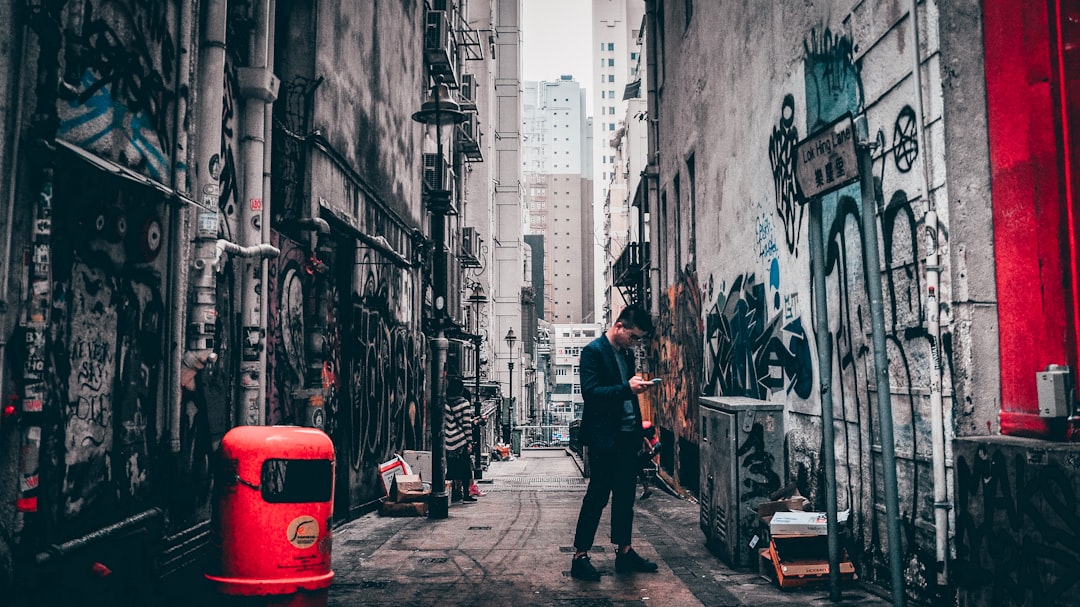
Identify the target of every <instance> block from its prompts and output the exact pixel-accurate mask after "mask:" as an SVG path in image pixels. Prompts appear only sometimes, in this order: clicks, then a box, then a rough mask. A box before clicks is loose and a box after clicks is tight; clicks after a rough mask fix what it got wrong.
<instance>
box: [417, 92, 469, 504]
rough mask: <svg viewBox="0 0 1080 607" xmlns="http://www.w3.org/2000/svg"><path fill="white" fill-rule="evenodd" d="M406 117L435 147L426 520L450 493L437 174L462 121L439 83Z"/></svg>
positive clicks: (446, 194)
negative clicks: (428, 134)
mask: <svg viewBox="0 0 1080 607" xmlns="http://www.w3.org/2000/svg"><path fill="white" fill-rule="evenodd" d="M412 119H413V120H415V121H417V122H420V123H423V124H424V125H425V126H426V127H427V128H428V129H429V132H430V131H434V136H435V146H436V151H435V154H436V165H435V174H436V179H432V180H430V181H431V182H430V183H429V184H428V185H429V186H431V187H429V188H425V190H424V204H425V206H426V207H427V210H428V211H429V212H430V213H431V222H430V227H431V242H432V246H433V247H434V252H433V257H432V269H431V274H432V279H431V284H432V297H433V303H434V310H433V311H432V334H433V337H432V339H431V389H432V395H431V398H429V399H428V405H429V407H430V408H431V409H430V419H431V500H430V502H429V504H428V506H429V507H428V518H434V519H442V518H446V517H447V516H449V511H450V495H449V494H448V493H447V491H446V441H445V438H446V437H445V431H444V429H443V407H444V401H445V400H446V383H445V379H446V378H445V374H446V351H447V349H448V348H449V345H450V344H449V340H448V339H446V334H445V330H446V324H447V323H446V295H447V289H446V282H447V280H446V273H447V268H446V257H447V254H446V215H447V213H448V212H449V211H450V209H451V200H452V195H453V191H452V189H451V188H452V187H453V184H452V183H450V176H449V173H448V172H442V169H443V167H444V166H445V164H446V163H445V160H444V158H445V157H444V153H445V152H444V151H443V140H444V139H445V140H447V141H452V138H451V137H452V134H453V128H454V125H455V124H459V123H461V122H462V121H464V120H465V114H464V113H462V112H461V110H460V109H459V106H458V104H457V102H455V101H454V100H453V99H452V98H451V97H450V91H449V89H448V88H447V86H446V85H445V84H436V85H435V86H433V87H431V97H429V98H428V100H427V101H425V102H424V104H423V105H421V106H420V111H419V112H416V113H414V114H413V115H412Z"/></svg>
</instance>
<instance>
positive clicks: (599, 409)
mask: <svg viewBox="0 0 1080 607" xmlns="http://www.w3.org/2000/svg"><path fill="white" fill-rule="evenodd" d="M652 330H653V325H652V320H651V319H650V318H649V314H648V313H647V312H646V311H645V310H643V309H642V308H640V307H638V306H627V307H626V308H624V309H623V311H622V313H621V314H619V318H618V319H617V320H616V321H615V324H613V325H612V326H611V328H609V329H608V330H607V331H605V332H604V334H603V335H601V336H600V337H598V338H596V339H595V340H593V341H592V342H591V343H589V345H587V346H585V347H584V348H582V350H581V394H582V398H583V399H584V401H585V403H584V410H583V411H582V414H581V430H580V432H581V434H580V436H581V444H582V445H585V446H587V447H588V454H587V457H588V458H589V467H590V470H591V475H590V478H589V487H588V489H587V490H586V491H585V499H584V500H582V502H581V512H580V513H579V514H578V522H577V529H576V532H575V535H574V550H575V552H574V560H573V562H572V563H571V565H570V575H571V576H573V577H575V578H577V579H579V580H586V581H592V582H595V581H598V580H599V579H600V573H599V572H598V571H597V570H596V568H595V567H593V565H592V563H591V562H590V561H589V550H590V549H591V548H592V545H593V539H594V538H595V536H596V529H597V527H598V526H599V524H600V515H601V514H602V513H603V511H604V506H606V505H607V502H608V497H609V496H610V497H611V543H613V544H615V545H616V546H618V552H617V553H616V555H615V571H616V572H618V573H632V572H648V573H651V572H655V571H656V569H657V567H656V563H653V562H651V561H649V560H647V559H645V558H643V557H642V556H640V555H639V554H638V553H637V552H635V551H634V549H633V548H632V547H631V544H630V536H631V533H632V531H633V524H634V494H635V492H636V489H637V477H638V473H639V472H640V470H641V468H640V461H639V459H638V452H639V451H640V450H641V437H642V432H641V408H640V406H639V405H638V398H637V395H638V394H641V393H642V392H644V391H645V390H648V389H649V388H651V387H653V386H654V385H656V384H654V383H653V382H651V381H647V380H644V379H642V378H641V377H639V376H637V375H634V353H633V351H632V350H631V348H632V346H633V345H634V344H636V343H637V342H638V341H640V340H641V338H643V337H644V336H645V335H647V334H649V333H651V332H652Z"/></svg>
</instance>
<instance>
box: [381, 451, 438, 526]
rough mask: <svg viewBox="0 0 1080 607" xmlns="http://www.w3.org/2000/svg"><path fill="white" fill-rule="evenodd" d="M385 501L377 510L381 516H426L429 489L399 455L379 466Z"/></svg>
mask: <svg viewBox="0 0 1080 607" xmlns="http://www.w3.org/2000/svg"><path fill="white" fill-rule="evenodd" d="M379 474H380V475H381V476H382V481H383V490H384V491H386V499H384V500H383V503H382V505H381V507H380V509H379V514H382V515H383V516H427V507H428V498H429V497H431V489H428V488H425V487H424V482H423V479H421V478H420V475H419V474H414V473H413V471H412V467H411V466H409V463H408V462H406V461H405V459H403V458H402V457H401V456H400V455H398V456H395V457H394V459H392V460H390V461H388V462H384V463H383V464H382V465H380V466H379Z"/></svg>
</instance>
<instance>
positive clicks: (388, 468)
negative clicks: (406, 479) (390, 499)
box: [379, 455, 412, 496]
mask: <svg viewBox="0 0 1080 607" xmlns="http://www.w3.org/2000/svg"><path fill="white" fill-rule="evenodd" d="M399 474H412V469H411V468H410V467H409V464H408V463H406V462H405V460H404V459H402V458H401V456H400V455H395V456H394V459H392V460H388V461H385V462H383V463H382V464H379V476H381V477H382V484H383V491H384V492H386V495H387V496H389V495H390V485H391V484H392V483H393V481H394V477H395V476H397V475H399Z"/></svg>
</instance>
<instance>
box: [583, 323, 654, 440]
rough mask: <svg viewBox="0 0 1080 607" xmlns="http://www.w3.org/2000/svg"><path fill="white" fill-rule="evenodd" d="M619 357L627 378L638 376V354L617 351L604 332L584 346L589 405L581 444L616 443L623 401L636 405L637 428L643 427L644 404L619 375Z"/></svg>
mask: <svg viewBox="0 0 1080 607" xmlns="http://www.w3.org/2000/svg"><path fill="white" fill-rule="evenodd" d="M616 356H622V357H623V360H625V361H626V371H627V377H632V376H633V375H634V353H633V352H630V351H625V350H624V351H622V352H617V351H616V349H615V346H613V345H611V342H609V341H608V338H607V335H606V334H605V335H601V336H600V337H598V338H596V339H594V340H593V341H591V342H590V343H589V345H587V346H585V347H584V348H582V349H581V365H580V369H581V396H582V399H583V400H584V401H585V406H584V409H583V411H582V412H581V444H582V445H588V446H590V447H597V448H601V449H603V448H611V447H614V446H615V438H616V437H617V436H618V435H619V430H620V428H621V427H622V416H623V402H624V401H627V400H629V401H630V402H631V403H633V404H634V418H635V419H636V420H637V421H636V424H635V426H634V427H635V428H641V406H640V405H639V404H638V398H637V395H636V394H634V393H633V392H631V391H630V383H629V382H628V381H623V379H622V376H621V375H619V363H617V362H616V361H615V357H616Z"/></svg>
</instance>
